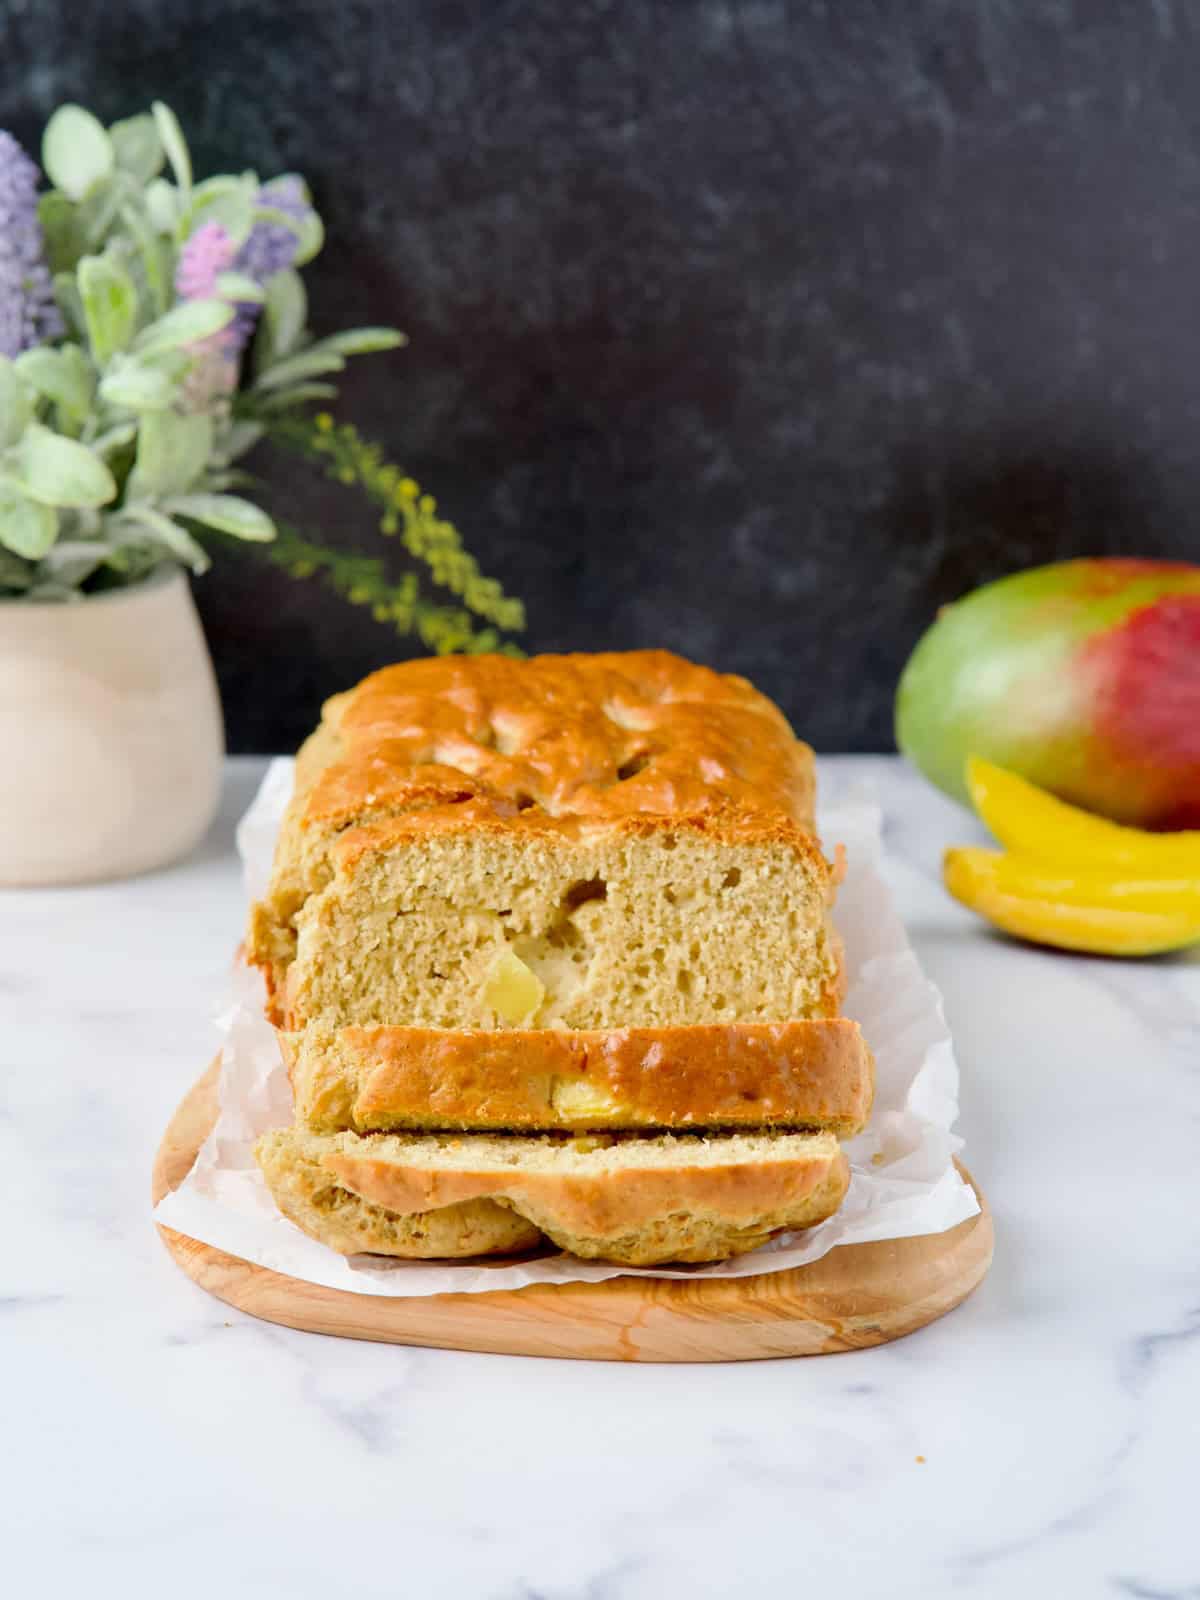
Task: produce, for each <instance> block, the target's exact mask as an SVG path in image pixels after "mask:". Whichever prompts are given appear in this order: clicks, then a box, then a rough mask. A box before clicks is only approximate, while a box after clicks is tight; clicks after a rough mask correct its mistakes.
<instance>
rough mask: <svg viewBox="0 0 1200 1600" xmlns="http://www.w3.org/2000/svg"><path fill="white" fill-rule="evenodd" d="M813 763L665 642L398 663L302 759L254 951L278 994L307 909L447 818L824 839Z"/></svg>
mask: <svg viewBox="0 0 1200 1600" xmlns="http://www.w3.org/2000/svg"><path fill="white" fill-rule="evenodd" d="M813 791H814V780H813V761H812V752H811V750H810V749H809V748H808V746H807V745H805V744H802V743H800V742H799V741H798V740H797V739H796V738H795V737H794V736H793V734H792V731H791V729H790V728H789V727H788V724H787V722H786V720H785V718H784V717H783V715H782V713H781V712H780V711H779V710H778V708H777V707H776V706H775V705H773V704H772V702H771V701H770V700H768V699H767V698H766V697H765V696H763V695H761V694H759V693H758V691H757V690H755V689H754V688H752V686H751V685H750V684H748V683H747V682H746V681H745V679H743V678H738V677H733V676H729V675H723V674H720V673H716V672H713V671H711V670H710V669H709V668H707V667H701V666H697V665H694V664H693V663H691V662H689V661H684V660H683V659H682V658H680V657H679V656H674V655H671V654H670V653H669V652H667V651H663V650H640V651H630V652H627V653H618V654H607V655H562V656H536V657H534V658H533V659H531V660H528V661H514V660H512V659H510V658H508V657H506V656H449V657H439V658H436V659H427V660H419V661H408V662H402V663H400V664H399V665H397V666H393V667H386V668H384V669H383V670H382V671H381V672H376V673H374V674H372V675H371V676H370V677H369V678H366V679H365V680H364V681H363V682H362V683H360V684H359V685H358V687H357V688H356V689H353V690H351V691H349V692H348V693H346V694H342V695H337V696H335V697H334V698H333V699H332V700H330V701H328V702H327V703H326V706H325V708H324V712H323V720H322V724H321V727H320V728H319V729H318V730H317V732H316V733H315V734H314V735H313V736H312V738H311V739H309V740H308V741H307V743H306V744H305V746H304V749H303V750H302V751H301V755H300V758H299V760H298V765H297V777H296V792H295V795H294V797H293V800H292V804H291V806H290V807H289V810H288V815H287V817H286V819H285V822H284V826H283V829H282V832H281V835H280V842H279V847H278V850H277V853H276V860H275V869H274V873H273V877H272V883H271V888H270V891H269V893H268V895H267V897H266V900H265V903H264V906H263V907H262V908H258V909H257V910H256V913H255V915H254V916H253V917H252V919H251V926H250V931H249V935H248V939H247V947H248V950H249V954H250V959H251V960H252V961H254V962H255V963H256V964H258V965H260V966H261V967H262V968H263V969H264V971H265V972H266V975H267V981H268V987H269V989H270V991H271V994H272V996H273V995H274V994H275V993H276V992H277V991H278V990H279V989H280V987H281V986H282V982H283V977H284V974H285V972H286V969H287V965H288V962H289V961H290V959H291V955H292V952H293V951H294V918H295V915H296V912H297V910H298V909H299V907H300V905H301V904H302V903H303V901H304V898H305V896H306V895H307V894H308V893H309V892H311V891H312V890H313V889H314V888H318V887H320V886H321V885H322V883H323V881H326V880H327V878H328V875H329V873H330V872H331V870H332V868H333V864H334V863H333V860H331V856H330V852H331V850H335V851H336V861H337V864H338V865H340V866H342V867H347V866H349V865H351V864H352V863H353V862H354V860H355V859H357V857H358V856H359V855H361V853H362V852H364V851H371V850H376V849H387V848H388V847H389V846H390V845H391V844H394V843H400V842H402V841H411V840H413V839H417V838H420V837H421V836H422V835H428V833H429V832H431V831H433V830H440V829H454V830H459V829H464V828H480V829H495V828H501V829H513V828H516V829H521V830H527V829H539V828H548V827H550V828H553V827H559V828H563V827H565V828H568V829H570V828H575V827H585V826H592V827H595V826H605V825H607V826H609V827H613V826H617V827H620V828H622V829H625V828H628V829H631V830H634V831H641V832H646V831H661V830H662V829H664V828H667V827H690V828H697V829H701V830H703V831H706V832H708V833H710V834H711V835H712V836H713V838H714V839H720V840H722V841H728V840H736V841H743V840H749V839H763V840H764V841H766V840H779V839H783V840H786V842H787V843H788V844H790V845H791V846H792V847H793V848H794V849H796V850H797V852H799V853H802V854H804V855H805V856H806V857H807V858H808V859H809V860H810V861H811V862H812V863H813V865H814V866H815V867H816V868H817V870H819V871H826V870H827V869H826V868H825V864H824V862H823V860H822V858H821V856H820V851H819V847H818V846H817V844H816V842H815V840H814V839H813V838H812V836H811V828H812V815H813Z"/></svg>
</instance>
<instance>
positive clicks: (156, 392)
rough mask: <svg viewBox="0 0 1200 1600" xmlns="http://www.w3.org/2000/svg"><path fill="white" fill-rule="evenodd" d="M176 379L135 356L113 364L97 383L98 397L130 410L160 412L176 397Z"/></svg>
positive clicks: (112, 404) (177, 381)
mask: <svg viewBox="0 0 1200 1600" xmlns="http://www.w3.org/2000/svg"><path fill="white" fill-rule="evenodd" d="M178 386H179V380H178V379H177V378H176V377H174V376H173V375H172V374H171V373H170V372H164V371H163V369H162V368H161V367H159V366H153V365H151V364H150V363H149V362H145V361H140V360H138V358H137V357H136V356H130V357H126V358H124V359H122V360H120V361H118V362H114V363H113V365H112V366H111V367H110V368H109V370H108V371H107V372H106V373H105V375H104V377H103V378H101V380H100V398H101V400H103V401H104V402H105V403H106V404H107V405H110V406H124V407H125V408H126V409H127V410H129V411H145V412H151V411H162V410H164V409H165V408H166V407H167V406H169V405H170V404H171V402H172V401H173V400H174V398H175V392H176V389H177V388H178Z"/></svg>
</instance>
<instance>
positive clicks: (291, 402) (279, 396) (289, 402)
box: [258, 383, 337, 414]
mask: <svg viewBox="0 0 1200 1600" xmlns="http://www.w3.org/2000/svg"><path fill="white" fill-rule="evenodd" d="M336 398H337V385H336V384H333V383H297V384H294V385H293V386H292V387H291V388H288V389H276V390H273V391H272V392H271V393H270V394H267V395H264V397H263V398H262V399H261V400H260V401H259V402H258V406H259V410H261V411H263V412H266V413H268V414H273V413H275V412H277V411H286V410H287V409H288V407H289V406H305V405H310V404H311V403H312V402H313V401H314V400H335V399H336Z"/></svg>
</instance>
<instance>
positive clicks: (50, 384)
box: [16, 344, 96, 422]
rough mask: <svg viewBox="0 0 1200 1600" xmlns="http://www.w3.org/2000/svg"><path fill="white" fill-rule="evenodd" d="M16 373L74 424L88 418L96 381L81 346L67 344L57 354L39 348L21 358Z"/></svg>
mask: <svg viewBox="0 0 1200 1600" xmlns="http://www.w3.org/2000/svg"><path fill="white" fill-rule="evenodd" d="M16 369H17V371H18V372H19V373H20V375H21V377H22V378H24V380H25V382H26V383H28V384H29V385H30V386H31V387H32V388H34V389H36V390H37V392H38V393H39V394H41V395H45V397H46V399H47V400H53V402H54V404H55V405H56V406H58V407H59V409H60V410H61V411H63V412H64V413H65V414H66V415H67V416H68V417H69V418H70V419H71V421H72V422H82V421H83V420H84V418H85V417H86V416H87V414H88V411H89V410H90V409H91V404H92V396H93V395H94V394H95V392H96V379H95V376H94V374H93V372H92V368H91V365H90V363H89V361H88V358H87V357H86V356H85V355H84V353H83V351H82V350H81V349H80V348H79V346H78V345H77V344H66V345H63V346H62V347H61V348H60V349H57V350H56V349H53V348H52V347H51V346H50V345H38V346H36V347H35V348H34V349H32V350H26V351H24V352H23V353H22V354H21V355H19V356H18V357H17V360H16Z"/></svg>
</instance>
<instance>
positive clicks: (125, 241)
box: [0, 103, 524, 653]
mask: <svg viewBox="0 0 1200 1600" xmlns="http://www.w3.org/2000/svg"><path fill="white" fill-rule="evenodd" d="M42 166H43V168H44V170H45V173H46V176H47V177H48V179H49V181H50V183H51V185H52V187H51V188H50V189H49V190H48V191H46V192H44V193H42V194H41V195H40V196H39V194H38V180H39V174H38V169H37V167H36V166H35V165H34V163H33V162H32V161H31V160H30V158H29V157H28V156H27V155H26V154H25V152H24V151H23V150H22V149H21V147H20V145H19V144H18V143H17V142H16V140H15V139H13V138H12V136H11V135H9V134H7V133H3V132H0V599H7V600H21V599H28V600H35V601H54V600H61V601H64V602H69V601H72V600H76V599H79V598H81V597H83V596H86V595H88V594H91V593H95V592H97V591H100V590H103V589H107V588H112V587H115V586H120V585H126V584H131V583H135V582H137V581H139V580H140V579H142V578H145V577H147V576H148V575H149V574H150V573H151V572H153V571H154V570H155V569H156V568H158V567H159V566H161V565H163V564H164V563H182V564H184V565H186V566H188V567H190V568H191V569H192V570H193V571H194V572H202V571H204V569H205V568H206V567H207V566H208V565H209V563H210V559H211V550H212V548H213V547H214V544H216V543H217V542H219V540H220V539H221V538H222V537H230V536H231V537H233V538H235V539H239V540H245V541H249V542H251V543H252V544H253V545H255V546H256V547H258V548H260V549H261V550H262V551H263V553H264V554H265V555H266V556H267V557H268V558H269V559H270V560H272V561H274V562H275V563H276V564H277V565H279V566H281V567H282V568H284V569H285V570H286V571H288V572H289V573H290V574H292V575H293V576H294V577H299V578H306V577H322V578H324V580H325V581H326V582H328V583H329V584H331V585H332V587H333V588H334V589H336V590H337V591H338V592H339V593H341V594H342V595H343V596H344V597H345V598H346V599H347V600H349V601H351V602H352V603H354V604H360V605H366V606H368V607H370V609H371V610H372V612H373V614H374V615H375V617H376V618H377V619H378V620H379V621H382V622H389V623H391V624H393V625H394V626H395V627H396V629H397V630H398V631H399V632H402V633H415V634H416V635H417V636H418V637H419V639H420V640H421V642H422V644H423V645H424V646H425V647H426V648H427V649H430V650H433V651H436V652H439V653H444V652H447V651H454V650H467V651H478V650H496V649H501V650H515V646H514V645H513V644H512V643H511V641H510V640H508V639H507V638H506V636H507V635H509V634H511V633H512V632H514V631H518V630H519V629H521V628H522V627H523V626H524V612H523V608H522V606H521V603H520V601H519V600H516V599H514V598H512V597H510V596H507V595H505V594H504V592H503V590H502V589H501V587H500V585H499V584H498V583H497V582H496V581H495V580H494V579H491V578H488V577H485V576H484V575H483V574H482V573H481V572H480V570H479V567H478V565H477V563H476V562H475V560H474V558H473V557H472V556H471V555H470V554H469V553H468V552H467V551H466V550H465V549H464V548H463V545H462V541H461V539H460V537H459V535H458V532H457V530H456V529H455V528H454V526H453V525H452V524H451V523H450V522H448V521H446V520H445V519H444V518H442V517H439V516H438V514H437V506H436V503H435V502H434V500H433V499H432V498H431V497H430V496H428V495H426V494H423V493H422V492H421V490H420V488H419V486H418V485H417V484H416V483H415V482H414V481H413V480H412V479H411V478H410V477H409V476H408V475H407V474H406V473H404V472H403V471H402V470H401V469H400V468H399V467H396V466H394V465H391V464H390V463H388V462H386V461H385V460H384V458H383V455H382V452H381V451H380V450H379V449H378V448H377V447H376V446H374V445H371V444H369V443H367V442H366V441H365V440H363V439H362V438H361V437H360V436H359V434H358V433H357V432H356V430H355V429H354V428H353V427H352V426H350V425H348V424H337V423H335V422H334V420H333V418H332V416H331V415H330V414H329V412H328V410H325V409H320V410H318V409H316V408H317V407H323V406H325V405H326V404H327V403H328V401H329V400H330V399H332V398H333V397H334V395H335V394H336V389H335V387H334V385H333V384H332V383H331V382H330V379H331V377H332V376H334V375H335V374H336V373H338V372H340V371H341V370H342V369H343V368H344V366H345V363H346V360H347V358H348V357H350V356H355V355H361V354H365V353H367V352H369V351H381V350H388V349H392V348H394V347H396V346H398V345H400V344H402V343H404V338H403V335H401V334H400V333H398V332H397V331H396V330H394V329H391V328H357V329H352V330H349V331H347V332H344V333H337V334H333V335H332V336H331V337H328V338H324V339H313V337H312V336H311V335H310V333H309V331H308V328H307V299H306V295H305V289H304V283H303V279H302V278H301V276H300V269H301V268H302V267H303V266H304V265H305V263H306V262H308V261H310V260H311V259H312V258H313V256H314V255H316V253H317V251H318V250H319V249H320V248H321V242H322V238H323V231H322V226H321V221H320V218H319V216H318V215H317V212H316V211H315V209H314V207H313V204H312V200H311V198H310V196H309V192H308V190H307V188H306V186H305V184H304V183H303V181H302V180H301V179H300V178H299V177H297V176H295V175H292V174H289V175H286V176H283V177H279V178H275V179H272V180H271V181H269V182H265V183H264V182H261V181H260V180H259V178H258V177H257V175H256V174H255V173H253V172H243V173H240V174H236V175H234V174H222V175H219V176H216V177H211V178H206V179H203V180H202V181H199V182H197V181H196V180H195V179H194V176H193V171H192V162H191V157H190V155H189V152H188V147H187V144H186V142H185V140H184V136H183V133H182V130H181V129H180V126H179V123H178V120H177V119H176V117H175V116H174V115H173V113H172V112H171V111H170V109H169V108H168V107H167V106H165V105H162V104H161V103H156V104H155V105H154V107H153V109H152V111H151V112H150V113H148V114H144V115H140V116H134V117H130V118H128V119H127V120H125V121H122V122H117V123H114V124H113V125H112V126H111V127H108V128H105V127H104V126H103V125H102V124H101V123H100V122H99V121H98V120H97V119H96V118H95V117H94V116H92V114H91V113H90V112H88V111H85V110H84V109H83V108H82V107H79V106H74V105H66V106H62V107H60V108H59V110H58V111H56V112H55V113H54V115H53V116H52V117H51V119H50V121H49V123H48V124H47V126H46V130H45V135H44V138H43V143H42ZM168 173H169V176H168V175H167V174H168ZM264 438H266V439H269V440H271V441H273V442H275V443H276V444H277V445H279V446H281V447H283V448H286V449H290V450H293V451H297V452H299V453H300V454H302V455H304V456H306V457H308V458H310V459H312V460H313V461H314V462H316V463H317V464H319V466H320V467H321V468H322V469H323V470H325V471H326V472H327V473H328V474H329V475H330V476H332V477H334V478H336V479H337V480H338V481H339V482H342V483H346V484H352V485H355V486H357V487H358V488H359V489H360V490H361V491H362V492H364V493H365V494H366V496H367V497H368V499H369V500H370V501H372V502H373V503H374V505H375V508H376V514H377V516H378V524H379V527H380V530H381V531H382V532H383V533H384V534H388V535H398V536H399V537H400V540H401V542H402V543H403V545H404V548H405V550H406V551H407V553H408V554H409V555H410V556H411V557H413V558H414V560H415V561H416V562H421V563H424V565H425V567H426V568H427V569H428V571H429V574H430V575H431V576H432V578H433V580H434V582H435V583H436V584H438V585H440V586H441V587H442V588H443V589H445V590H448V591H449V595H450V603H440V602H438V601H435V600H431V599H429V598H427V597H426V596H425V595H423V594H422V592H421V586H420V581H419V577H418V573H417V571H416V570H413V569H410V570H409V571H408V572H407V573H405V574H404V575H403V576H402V577H401V578H400V579H399V581H398V582H392V581H391V580H390V579H389V578H388V576H387V574H386V570H385V567H384V564H383V563H382V562H381V561H379V560H376V559H374V558H371V557H364V556H360V555H355V554H348V553H345V552H339V551H336V550H331V549H329V548H327V547H325V546H323V545H322V544H320V543H318V542H317V541H315V540H313V539H311V538H307V537H304V536H303V535H302V534H301V533H300V532H299V531H297V530H296V529H294V528H291V527H288V526H286V525H284V524H282V523H280V522H278V521H277V520H275V519H273V518H272V517H271V516H270V515H269V514H268V512H267V511H266V510H264V509H263V507H262V506H261V505H259V504H258V502H257V500H256V499H254V498H251V497H250V493H248V492H247V491H251V492H252V491H253V488H254V480H253V479H251V478H249V477H248V476H247V475H246V473H245V472H244V471H243V470H242V469H241V468H239V467H238V466H237V463H238V462H239V461H240V459H241V458H242V457H243V456H244V455H245V454H246V452H247V451H248V450H250V449H251V448H252V447H253V446H254V445H256V444H257V443H258V442H259V441H260V440H262V439H264Z"/></svg>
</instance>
